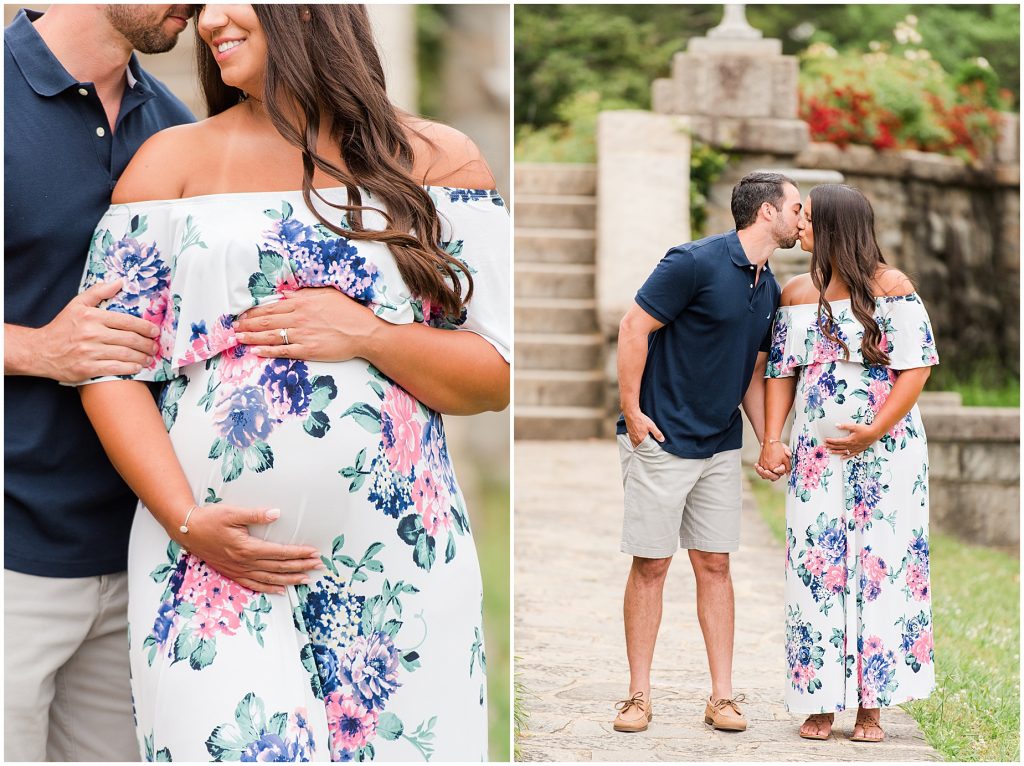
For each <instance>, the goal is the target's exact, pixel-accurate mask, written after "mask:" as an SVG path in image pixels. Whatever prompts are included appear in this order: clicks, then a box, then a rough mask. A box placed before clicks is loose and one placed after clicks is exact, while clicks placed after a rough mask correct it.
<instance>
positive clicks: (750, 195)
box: [732, 172, 796, 231]
mask: <svg viewBox="0 0 1024 766" xmlns="http://www.w3.org/2000/svg"><path fill="white" fill-rule="evenodd" d="M786 184H791V185H793V186H796V181H794V180H793V179H792V178H789V177H788V176H784V175H782V173H763V172H757V173H747V175H745V176H743V178H741V179H740V181H739V183H738V184H736V185H735V186H734V187H732V218H733V220H734V221H735V222H736V231H739V230H740V229H745V228H747V227H748V226H751V225H752V224H753V223H754V221H756V220H757V211H758V210H760V209H761V205H763V204H764V203H765V202H770V203H771V206H772V207H774V208H775V209H776V210H782V200H783V199H784V198H785V196H786V191H785V188H784V187H785V186H786Z"/></svg>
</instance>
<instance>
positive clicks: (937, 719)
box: [749, 471, 1020, 761]
mask: <svg viewBox="0 0 1024 766" xmlns="http://www.w3.org/2000/svg"><path fill="white" fill-rule="evenodd" d="M749 476H750V484H751V487H752V489H753V493H754V499H755V501H756V503H757V505H758V508H759V509H760V511H761V515H762V517H763V518H764V520H765V522H766V523H767V524H768V526H769V528H770V529H771V530H772V534H773V536H774V537H775V539H776V540H777V541H778V542H779V543H780V544H783V542H784V540H785V529H786V507H785V505H786V499H785V494H784V493H782V492H780V491H778V490H777V489H774V488H773V487H771V486H769V485H768V484H767V483H766V482H764V481H761V480H760V479H758V478H757V475H756V474H755V473H754V472H753V471H750V472H749ZM930 543H931V575H932V609H933V617H934V625H935V658H936V665H935V667H936V671H937V672H936V682H937V688H936V690H935V692H934V694H932V696H931V697H929V698H928V699H926V700H920V701H918V702H911V703H909V704H906V705H902V706H901V707H902V708H903V709H904V710H906V711H907V712H908V713H909V714H910V715H911V716H913V717H914V719H915V720H916V721H917V722H918V724H919V725H920V726H921V729H922V731H923V732H924V735H925V738H926V739H927V741H928V743H929V744H930V745H931V746H932V747H934V748H935V749H936V750H938V751H939V752H940V753H942V755H943V757H944V758H945V759H946V760H951V761H1019V760H1020V560H1019V559H1018V558H1017V557H1016V556H1011V555H1008V554H1006V553H1003V552H1002V551H998V550H993V549H991V548H983V547H980V546H976V545H968V544H966V543H963V542H961V541H959V540H957V539H956V538H954V537H950V536H948V535H942V534H938V533H934V534H932V535H931V540H930Z"/></svg>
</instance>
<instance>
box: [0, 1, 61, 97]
mask: <svg viewBox="0 0 1024 766" xmlns="http://www.w3.org/2000/svg"><path fill="white" fill-rule="evenodd" d="M42 15H43V14H41V13H40V12H39V11H30V10H26V9H22V10H20V11H18V15H17V16H15V18H14V21H12V22H11V25H10V26H9V27H7V29H6V31H5V32H4V44H5V45H6V46H7V49H8V50H9V51H10V52H11V55H12V56H13V57H14V61H15V62H16V63H17V65H18V69H20V70H21V73H22V74H23V75H24V76H25V81H26V82H27V83H28V84H29V85H30V86H31V88H32V90H34V91H35V92H36V93H38V94H39V95H40V96H56V95H57V94H58V93H61V92H63V91H65V90H67V89H68V88H70V87H72V86H73V85H77V84H78V81H77V80H76V79H75V78H74V77H72V76H71V75H70V74H69V73H68V70H66V69H65V68H64V67H63V65H61V63H60V61H58V60H57V57H56V56H54V55H53V53H52V52H51V51H50V49H49V48H48V47H47V45H46V43H45V42H43V38H42V37H40V36H39V33H38V32H37V31H36V28H35V27H34V26H32V22H33V21H35V20H36V19H38V18H39V17H40V16H42Z"/></svg>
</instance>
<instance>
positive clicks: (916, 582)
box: [907, 563, 931, 601]
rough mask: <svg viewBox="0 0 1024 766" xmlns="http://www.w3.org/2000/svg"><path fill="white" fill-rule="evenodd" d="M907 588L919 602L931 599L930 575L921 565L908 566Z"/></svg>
mask: <svg viewBox="0 0 1024 766" xmlns="http://www.w3.org/2000/svg"><path fill="white" fill-rule="evenodd" d="M907 587H908V588H910V592H911V593H912V594H913V596H914V598H915V599H916V600H917V601H927V600H928V599H929V598H930V595H931V594H930V592H929V587H928V574H927V573H926V572H925V569H924V567H922V566H921V565H920V564H918V563H912V564H908V565H907Z"/></svg>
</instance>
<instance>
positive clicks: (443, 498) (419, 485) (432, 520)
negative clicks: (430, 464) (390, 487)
mask: <svg viewBox="0 0 1024 766" xmlns="http://www.w3.org/2000/svg"><path fill="white" fill-rule="evenodd" d="M412 500H413V503H415V505H416V510H417V512H418V513H419V514H420V518H421V520H422V522H423V528H424V529H425V530H427V534H428V535H430V536H431V537H436V536H437V535H438V533H439V532H447V531H448V530H450V529H451V527H452V513H451V504H450V501H449V498H448V491H447V490H446V489H445V487H444V486H443V485H440V484H438V482H437V481H436V480H435V479H434V476H433V474H432V473H431V472H430V471H426V470H425V471H423V472H422V473H420V475H419V476H417V477H416V481H415V482H413V485H412Z"/></svg>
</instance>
